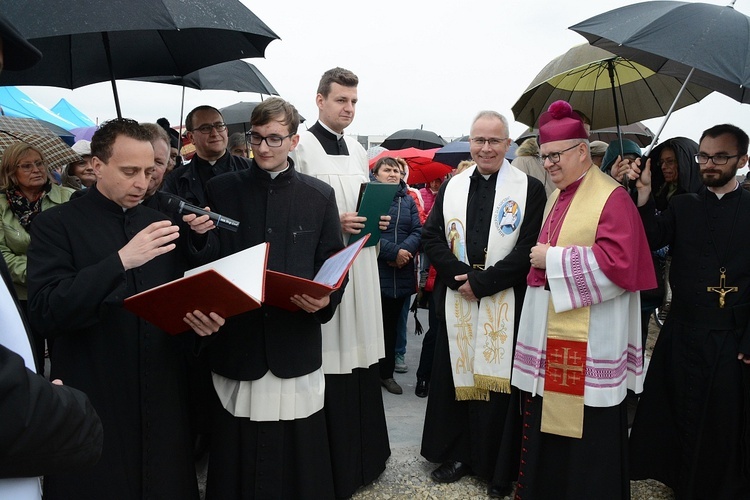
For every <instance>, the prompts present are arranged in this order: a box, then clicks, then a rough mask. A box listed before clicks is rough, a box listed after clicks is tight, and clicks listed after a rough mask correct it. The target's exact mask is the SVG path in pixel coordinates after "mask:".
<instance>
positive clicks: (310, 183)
mask: <svg viewBox="0 0 750 500" xmlns="http://www.w3.org/2000/svg"><path fill="white" fill-rule="evenodd" d="M250 122H251V124H252V133H251V135H250V144H251V145H252V149H253V154H254V159H253V162H252V165H251V167H250V168H249V169H248V170H243V171H241V172H236V173H232V174H227V175H223V176H221V177H217V178H216V179H213V180H211V181H209V183H208V185H207V191H208V198H209V204H210V206H211V207H212V208H215V209H216V210H217V211H218V212H220V213H222V215H226V216H227V217H231V218H233V219H236V220H239V221H241V222H240V227H239V231H238V232H236V233H232V232H229V231H223V230H219V231H212V232H211V233H210V236H211V237H217V236H218V237H219V239H220V249H221V252H220V253H221V255H222V256H226V255H230V254H233V253H235V252H238V251H241V250H244V249H246V248H250V247H252V246H255V245H258V244H260V243H263V242H268V243H269V250H268V264H267V267H268V269H270V270H274V271H279V272H283V273H286V274H291V275H294V276H299V277H302V278H307V279H312V278H313V277H314V276H315V273H316V272H317V271H318V269H320V267H321V266H322V265H323V263H324V262H325V260H326V259H327V258H328V257H330V256H331V255H332V254H334V253H335V252H337V251H339V250H340V249H341V248H343V241H342V238H341V229H340V224H339V215H338V209H337V206H336V198H335V195H334V191H333V189H332V188H331V187H330V186H329V185H327V184H325V183H324V182H322V181H319V180H317V179H315V178H313V177H310V176H307V175H303V174H300V173H298V172H297V171H295V169H294V163H293V162H292V160H291V159H290V158H288V154H289V152H290V151H291V150H293V149H294V147H295V146H296V145H297V141H298V140H299V136H298V135H297V127H298V126H299V114H298V113H297V110H296V109H295V108H294V106H292V105H291V104H289V103H287V102H285V101H284V100H283V99H280V98H272V99H267V100H265V101H264V102H263V103H262V104H260V105H258V106H257V107H256V108H255V109H254V110H253V113H252V116H251V118H250ZM342 294H343V287H342V288H341V289H339V290H337V291H336V292H334V293H333V294H332V295H330V296H326V297H323V298H320V299H318V298H314V297H311V296H308V295H295V296H293V297H292V299H291V304H290V306H291V305H293V306H296V307H297V308H299V309H298V310H296V311H289V310H285V309H282V308H278V307H273V306H269V305H263V306H262V307H261V308H260V309H256V310H254V311H250V312H248V313H245V314H242V315H239V316H236V317H234V318H230V319H228V320H227V323H226V325H225V326H224V327H223V328H222V329H221V330H220V331H219V332H218V334H216V335H214V336H213V337H211V338H210V339H208V341H207V343H208V345H207V346H206V351H207V353H208V359H209V364H210V366H211V370H212V372H213V381H214V387H215V389H216V393H217V395H218V398H215V400H216V401H217V403H216V407H215V409H214V411H213V421H212V428H211V430H212V438H211V448H210V457H211V460H210V461H209V470H208V485H207V498H209V499H224V498H251V497H258V498H270V497H273V498H332V497H333V496H334V492H333V475H332V472H331V460H330V452H329V449H328V437H327V431H326V419H325V414H324V412H323V402H324V388H325V379H324V375H323V370H322V367H321V365H322V344H321V342H322V340H321V328H320V325H321V324H322V323H325V322H327V321H329V320H330V319H331V317H332V316H333V313H334V311H335V309H336V306H337V305H338V303H339V302H340V300H341V295H342ZM219 403H220V404H219ZM282 443H283V446H282Z"/></svg>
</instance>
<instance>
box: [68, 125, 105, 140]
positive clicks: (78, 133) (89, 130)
mask: <svg viewBox="0 0 750 500" xmlns="http://www.w3.org/2000/svg"><path fill="white" fill-rule="evenodd" d="M97 130H99V126H98V125H94V126H93V127H79V128H74V129H73V130H71V132H72V133H73V135H74V136H75V138H76V141H80V140H81V139H85V140H87V141H90V140H91V138H92V137H94V133H95V132H96V131H97Z"/></svg>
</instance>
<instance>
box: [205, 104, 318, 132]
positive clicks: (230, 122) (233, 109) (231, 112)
mask: <svg viewBox="0 0 750 500" xmlns="http://www.w3.org/2000/svg"><path fill="white" fill-rule="evenodd" d="M258 104H260V103H259V102H245V101H240V102H237V103H235V104H232V105H230V106H227V107H225V108H221V109H219V111H220V112H221V116H223V117H224V123H226V124H227V130H228V131H229V134H230V135H231V134H234V133H235V132H247V131H248V130H250V115H251V114H253V110H254V109H255V106H257V105H258ZM304 121H305V118H304V117H303V116H302V115H300V116H299V122H300V123H303V122H304Z"/></svg>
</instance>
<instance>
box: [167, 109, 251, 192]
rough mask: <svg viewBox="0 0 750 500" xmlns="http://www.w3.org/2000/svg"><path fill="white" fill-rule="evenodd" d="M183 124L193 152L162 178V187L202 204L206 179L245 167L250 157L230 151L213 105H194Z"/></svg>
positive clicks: (223, 129)
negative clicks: (186, 159) (187, 159)
mask: <svg viewBox="0 0 750 500" xmlns="http://www.w3.org/2000/svg"><path fill="white" fill-rule="evenodd" d="M185 128H186V129H187V130H188V139H190V140H191V141H192V143H193V145H194V146H195V155H194V156H193V158H192V159H191V160H190V161H189V162H188V163H186V164H184V165H182V166H181V167H177V168H175V169H174V170H172V171H171V172H170V173H169V174H168V175H167V176H166V177H165V178H164V185H163V186H162V187H161V190H162V191H166V192H167V193H172V194H176V195H177V196H180V197H182V198H184V199H186V200H187V201H188V202H189V203H192V204H193V205H198V206H199V207H205V206H206V204H207V199H206V183H207V182H208V181H209V180H211V179H213V178H214V177H216V176H218V175H221V174H224V173H227V172H237V171H239V170H244V169H246V168H248V167H249V166H250V160H248V159H247V158H243V157H240V156H235V155H232V154H230V153H229V151H228V150H227V142H228V137H227V125H226V123H224V117H223V116H221V112H219V110H218V109H216V108H214V107H213V106H205V105H204V106H198V107H197V108H195V109H193V110H192V111H191V112H190V113H188V115H187V117H186V118H185Z"/></svg>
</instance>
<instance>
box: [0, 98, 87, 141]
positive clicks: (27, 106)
mask: <svg viewBox="0 0 750 500" xmlns="http://www.w3.org/2000/svg"><path fill="white" fill-rule="evenodd" d="M0 114H3V115H5V116H15V117H18V118H36V119H37V120H44V121H47V122H50V123H54V124H55V125H57V126H58V127H62V128H64V129H65V130H70V129H72V128H75V127H76V125H75V124H74V123H71V122H69V121H68V120H65V119H64V118H61V117H60V116H58V115H56V114H55V113H53V112H52V111H50V110H49V109H47V108H45V107H44V106H42V105H40V104H38V103H37V102H36V101H35V100H34V99H32V98H31V97H29V96H27V95H26V94H24V93H23V92H21V91H20V90H18V89H17V88H16V87H0Z"/></svg>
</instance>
